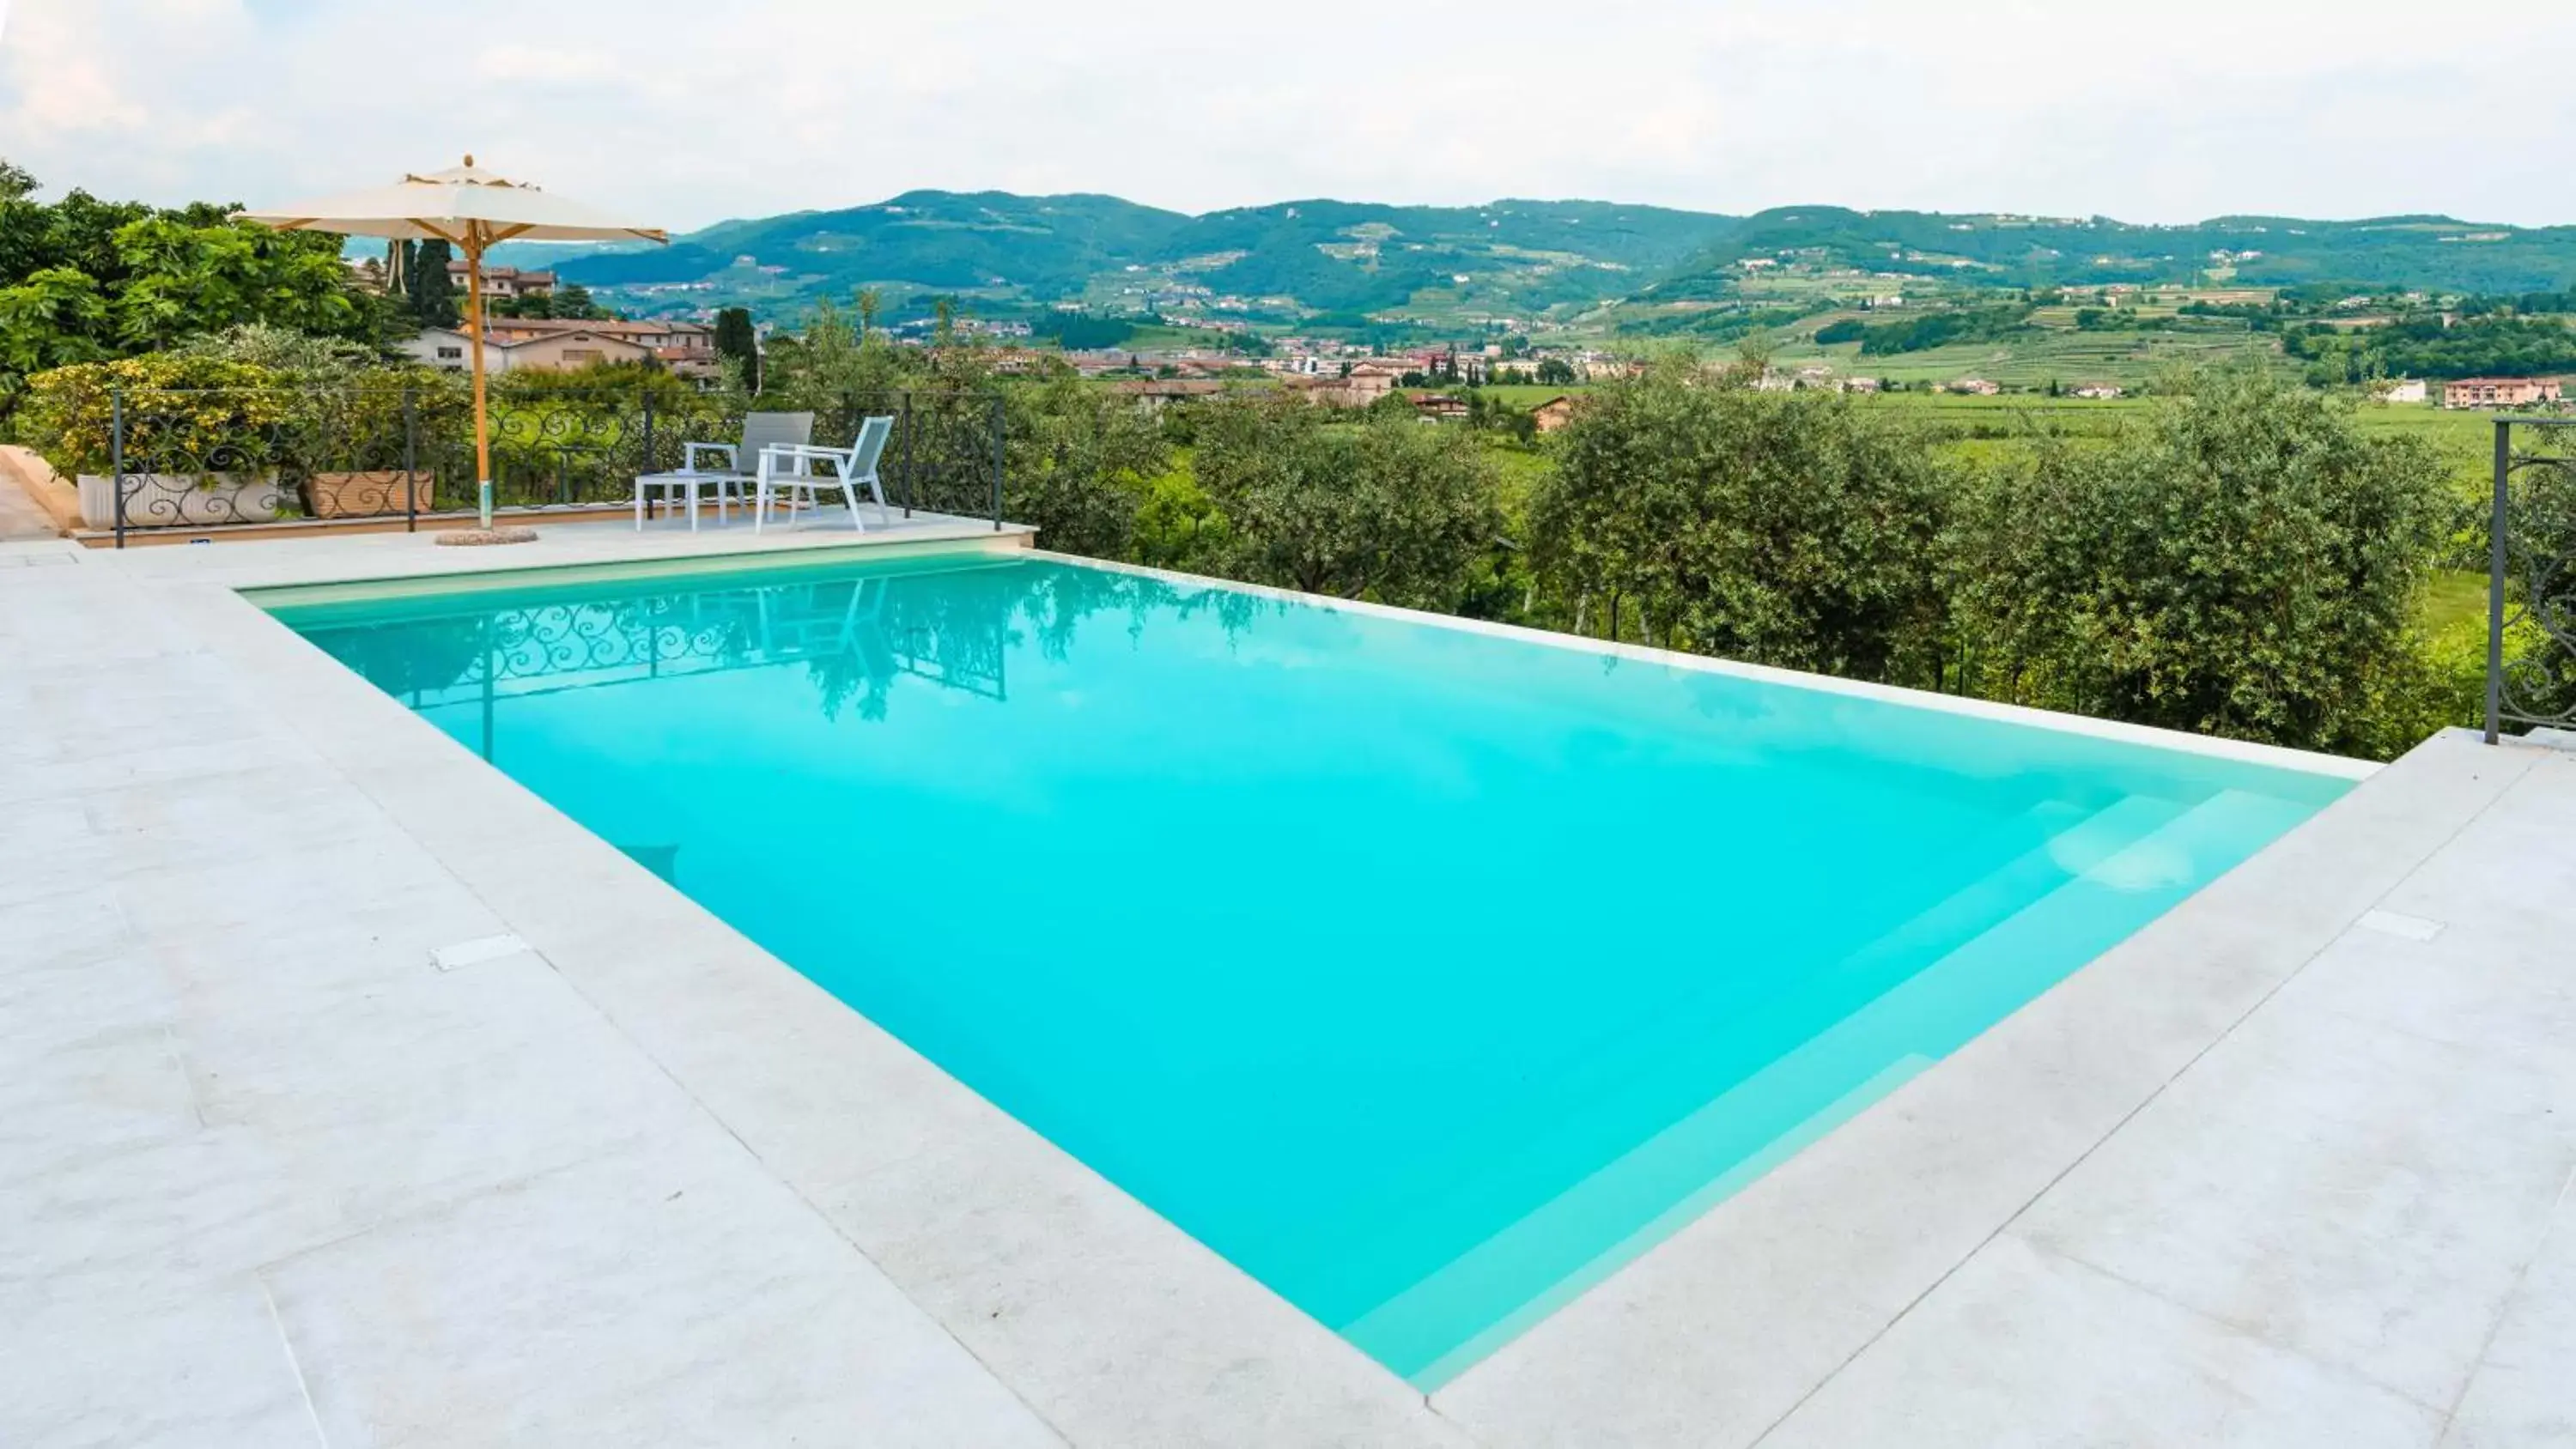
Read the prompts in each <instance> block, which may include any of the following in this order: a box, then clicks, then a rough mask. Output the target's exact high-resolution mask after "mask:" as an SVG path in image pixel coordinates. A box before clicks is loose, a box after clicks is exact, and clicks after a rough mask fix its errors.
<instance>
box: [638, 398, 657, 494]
mask: <svg viewBox="0 0 2576 1449" xmlns="http://www.w3.org/2000/svg"><path fill="white" fill-rule="evenodd" d="M635 471H636V472H638V473H650V472H653V471H655V469H654V467H653V389H652V386H651V385H650V384H646V385H645V386H644V466H643V467H641V468H638V469H636V470H635Z"/></svg>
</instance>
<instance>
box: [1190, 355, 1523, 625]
mask: <svg viewBox="0 0 2576 1449" xmlns="http://www.w3.org/2000/svg"><path fill="white" fill-rule="evenodd" d="M1197 439H1198V444H1197V454H1196V457H1195V459H1194V465H1195V468H1196V472H1197V475H1198V482H1199V486H1200V488H1201V489H1202V490H1204V492H1205V493H1206V495H1207V496H1208V498H1209V499H1210V500H1212V501H1213V502H1214V504H1215V505H1216V507H1217V509H1218V510H1219V511H1220V512H1221V513H1222V514H1223V516H1224V520H1225V527H1224V530H1223V533H1222V538H1221V541H1220V542H1219V543H1218V545H1217V546H1216V547H1215V549H1214V561H1215V563H1216V565H1217V566H1218V567H1219V568H1220V569H1222V570H1223V571H1224V572H1225V573H1227V574H1229V575H1231V576H1233V577H1236V578H1240V579H1245V580H1248V581H1251V582H1254V583H1267V584H1277V585H1283V586H1286V587H1289V588H1295V589H1302V590H1304V591H1305V592H1307V593H1312V594H1333V595H1337V596H1340V597H1342V598H1353V599H1356V598H1362V597H1366V598H1371V599H1376V600H1379V601H1381V602H1385V603H1391V604H1403V605H1407V606H1411V607H1415V608H1424V609H1455V608H1457V607H1458V606H1459V605H1460V603H1461V602H1462V601H1464V600H1465V599H1466V598H1467V597H1468V596H1469V595H1470V594H1471V593H1472V592H1474V591H1475V590H1476V588H1477V586H1478V584H1479V583H1480V581H1482V580H1483V579H1484V578H1485V577H1486V576H1487V575H1489V574H1490V573H1491V571H1492V567H1493V562H1494V555H1495V552H1496V548H1497V542H1498V540H1499V539H1500V537H1501V535H1502V528H1503V524H1502V516H1501V512H1500V510H1499V508H1498V506H1497V504H1496V502H1495V479H1494V475H1493V469H1492V465H1491V463H1490V462H1488V460H1487V459H1486V457H1485V454H1484V451H1483V449H1482V447H1481V445H1480V444H1479V443H1478V442H1477V440H1476V439H1475V438H1474V437H1473V436H1471V435H1470V434H1468V433H1467V432H1466V431H1465V430H1464V429H1459V428H1451V427H1444V426H1440V425H1437V424H1425V423H1422V422H1418V421H1415V420H1413V419H1412V418H1411V417H1394V416H1379V417H1373V418H1369V419H1367V420H1365V421H1362V422H1349V421H1345V420H1343V419H1342V417H1341V416H1340V415H1338V414H1336V413H1334V412H1333V411H1331V410H1328V409H1324V408H1317V407H1312V406H1309V405H1308V404H1306V403H1303V402H1299V401H1295V400H1292V399H1266V398H1264V399H1254V398H1245V399H1235V400H1229V401H1225V402H1220V403H1216V404H1212V405H1209V406H1207V407H1205V408H1203V409H1201V410H1200V413H1199V416H1198V418H1197Z"/></svg>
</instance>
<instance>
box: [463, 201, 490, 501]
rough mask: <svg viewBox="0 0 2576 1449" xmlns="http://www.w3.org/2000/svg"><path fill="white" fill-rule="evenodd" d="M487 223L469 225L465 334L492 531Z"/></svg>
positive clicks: (478, 486) (477, 471) (478, 463)
mask: <svg viewBox="0 0 2576 1449" xmlns="http://www.w3.org/2000/svg"><path fill="white" fill-rule="evenodd" d="M484 236H485V234H484V230H483V224H482V223H481V222H479V221H471V222H467V223H466V224H465V333H466V343H467V345H468V346H470V347H472V348H473V349H474V482H475V492H476V497H477V498H478V499H479V500H480V501H481V510H482V519H483V529H484V531H485V532H487V533H488V532H490V531H491V528H492V428H491V424H490V422H489V421H487V418H486V414H485V411H484V401H483V242H484Z"/></svg>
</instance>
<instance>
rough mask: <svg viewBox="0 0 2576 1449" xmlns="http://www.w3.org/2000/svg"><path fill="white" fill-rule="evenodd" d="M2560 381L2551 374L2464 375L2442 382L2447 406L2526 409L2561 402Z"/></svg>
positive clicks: (2444, 404) (2445, 405)
mask: <svg viewBox="0 0 2576 1449" xmlns="http://www.w3.org/2000/svg"><path fill="white" fill-rule="evenodd" d="M2558 391H2559V389H2558V380H2557V379H2556V378H2550V377H2464V378H2461V379H2460V380H2459V381H2457V382H2446V383H2444V384H2442V406H2444V407H2446V408H2527V407H2531V406H2534V405H2535V404H2539V403H2554V402H2556V401H2558Z"/></svg>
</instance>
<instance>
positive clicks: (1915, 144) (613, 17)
mask: <svg viewBox="0 0 2576 1449" xmlns="http://www.w3.org/2000/svg"><path fill="white" fill-rule="evenodd" d="M2514 31H2515V35H2514V43H2513V46H2512V48H2511V49H2510V50H2509V51H2502V52H2500V51H2498V50H2497V49H2496V47H2495V44H2494V42H2493V40H2492V39H2491V38H2489V37H2486V36H2482V35H2480V34H2478V33H2477V32H2476V29H2475V28H2474V27H2467V26H2442V25H2435V24H2427V23H2425V22H2424V20H2423V12H2422V10H2421V8H2420V6H2418V5H2416V4H2415V3H2413V0H2406V3H2402V4H2401V3H2396V0H2264V3H2260V4H2247V3H2244V0H2229V3H2224V4H2222V3H2218V0H2165V3H2162V4H2159V5H2157V6H2155V7H2153V8H2152V9H2150V10H2141V9H2139V8H2138V7H2131V6H2121V7H2112V6H2095V5H2087V6H2081V7H2078V6H2069V5H2064V4H2055V3H2039V0H1985V3H1982V4H1980V3H1975V0H1969V3H1965V4H1956V5H1951V6H1946V7H1932V6H1924V5H1920V4H1906V3H1901V0H1730V3H1728V4H1725V5H1723V6H1717V5H1705V6H1681V5H1675V4H1671V3H1658V4H1645V3H1635V0H1595V3H1592V4H1589V5H1585V6H1581V7H1567V6H1565V5H1564V4H1562V3H1561V0H1547V3H1539V0H1480V3H1477V4H1473V5H1467V4H1438V3H1435V4H1428V5H1425V4H1415V5H1409V6H1386V7H1362V8H1359V9H1356V10H1354V9H1350V8H1347V7H1345V8H1341V9H1330V8H1326V9H1307V10H1297V9H1291V8H1288V7H1280V6H1218V5H1206V4H1203V3H1190V4H1180V3H1170V0H1125V3H1091V4H1083V5H1064V4H1060V3H1044V4H1042V3H1036V0H950V3H944V4H940V5H935V6H923V5H914V4H902V5H897V4H892V3H886V0H872V3H867V4H859V5H853V4H846V3H827V0H743V3H736V4H732V5H725V6H714V5H707V4H705V3H703V0H687V3H680V0H553V3H550V4H548V5H546V6H544V7H542V8H533V7H528V6H524V5H521V4H517V3H505V0H444V3H441V4H439V5H436V6H431V7H421V6H413V5H403V6H394V5H380V4H375V3H361V0H14V4H12V5H10V6H9V9H8V13H7V16H6V20H5V29H0V154H6V155H8V156H10V157H11V159H13V160H16V161H18V162H19V163H20V164H22V165H25V166H27V167H29V168H30V169H32V170H34V171H35V172H36V173H37V174H38V175H39V176H40V177H43V178H45V179H46V180H48V181H49V182H52V183H55V184H57V185H71V184H77V185H82V186H86V187H88V188H89V189H91V190H93V191H98V192H102V193H111V194H118V195H129V194H130V195H141V196H147V197H151V198H153V199H158V200H165V201H169V200H179V199H185V198H191V197H211V198H222V199H239V200H244V201H252V202H260V201H275V200H282V199H287V198H290V197H291V196H293V195H294V194H297V193H301V192H310V191H321V190H338V189H342V188H345V187H348V186H351V185H356V184H362V183H364V182H367V181H370V180H372V179H375V178H378V177H388V176H391V175H394V174H398V173H400V172H402V171H404V170H412V169H419V168H421V167H424V166H433V165H442V164H447V163H448V162H450V161H452V160H453V158H454V157H455V156H456V155H458V154H460V153H462V152H465V151H469V150H470V151H473V152H476V153H477V154H478V155H479V156H480V157H481V158H482V159H483V160H485V161H486V162H487V163H488V164H492V165H495V166H497V167H500V168H501V169H504V170H506V171H510V172H513V173H518V174H524V175H526V176H529V177H531V178H532V179H536V180H539V181H542V182H544V183H545V184H547V185H549V186H551V187H554V188H556V189H559V190H562V191H564V192H566V193H569V194H572V195H577V196H581V197H584V198H586V199H590V200H593V201H596V202H598V203H600V204H602V205H605V206H613V207H615V208H617V209H618V210H620V211H625V212H632V213H635V214H639V215H647V216H653V217H657V218H662V219H666V220H667V221H668V222H669V223H670V224H672V225H674V226H693V225H698V224H703V223H705V222H708V221H712V220H715V219H718V218H720V217H724V216H738V215H755V214H763V213H768V212H775V211H783V210H792V209H799V208H807V207H830V206H841V205H849V204H853V203H857V202H861V201H867V200H874V199H877V198H880V197H883V196H886V195H889V194H892V193H893V192H896V191H899V190H903V189H905V188H908V187H914V186H941V187H950V188H956V189H971V188H978V187H1002V188H1007V189H1012V190H1021V191H1071V190H1080V191H1108V192H1115V193H1117V194H1120V195H1124V196H1128V197H1130V198H1133V199H1135V200H1139V201H1146V202H1152V203H1155V204H1159V205H1165V206H1173V207H1179V208H1183V209H1189V210H1200V209H1206V208H1210V207H1217V206H1226V205H1236V204H1243V203H1250V202H1258V201H1269V200H1279V199H1286V198H1293V197H1297V196H1314V195H1332V196H1342V197H1350V198H1358V199H1376V200H1393V201H1438V202H1469V201H1481V200H1487V199H1491V198H1493V197H1497V196H1506V195H1515V196H1592V197H1606V198H1611V199H1619V200H1633V201H1648V202H1658V203H1663V204H1668V205H1677V206H1693V207H1702V208H1707V209H1712V210H1724V211H1746V210H1752V209H1755V208H1758V207H1762V206H1768V205H1779V204H1788V203H1796V202H1825V201H1831V202H1842V203H1846V204H1850V205H1856V206H1919V207H1935V208H1947V209H1961V210H1965V209H1996V210H2019V211H2038V212H2048V213H2067V214H2086V213H2095V212H2100V213H2107V214H2111V215H2116V216H2121V217H2125V218H2128V219H2132V220H2147V221H2177V220H2189V219H2196V218H2199V217H2202V216H2207V215H2212V214H2217V213H2221V212H2233V211H2268V212H2284V213H2295V214H2304V215H2324V216H2352V215H2362V214H2372V213H2385V212H2395V211H2449V212H2455V213H2459V214H2462V215H2467V216H2470V217H2473V218H2477V219H2493V220H2506V221H2520V222H2543V221H2558V220H2569V219H2576V218H2571V217H2570V215H2569V213H2570V211H2571V209H2576V208H2571V205H2570V200H2571V199H2570V197H2569V195H2568V182H2567V181H2566V180H2565V179H2564V176H2565V173H2564V172H2563V171H2562V170H2559V169H2556V168H2552V167H2549V166H2547V165H2545V164H2544V161H2543V157H2544V156H2545V154H2546V153H2548V152H2549V151H2550V150H2552V149H2553V147H2552V144H2551V143H2552V142H2553V141H2554V139H2555V138H2559V137H2563V136H2566V135H2568V134H2570V132H2571V131H2576V95H2571V93H2569V92H2568V91H2567V90H2566V88H2564V87H2563V86H2560V85H2558V84H2556V80H2557V77H2559V76H2560V75H2562V74H2564V73H2565V72H2566V71H2567V70H2568V69H2569V65H2568V63H2569V62H2570V61H2571V60H2576V9H2570V10H2568V11H2560V10H2557V9H2554V8H2551V9H2541V10H2528V9H2527V10H2525V11H2522V12H2519V13H2517V15H2516V17H2515V20H2514ZM2516 137H2526V138H2529V140H2528V141H2527V142H2523V143H2518V142H2516V141H2514V140H2513V139H2512V138H2516Z"/></svg>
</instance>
